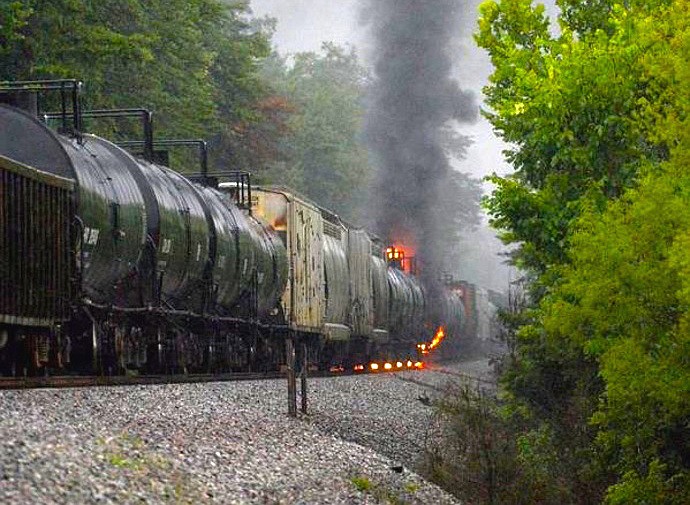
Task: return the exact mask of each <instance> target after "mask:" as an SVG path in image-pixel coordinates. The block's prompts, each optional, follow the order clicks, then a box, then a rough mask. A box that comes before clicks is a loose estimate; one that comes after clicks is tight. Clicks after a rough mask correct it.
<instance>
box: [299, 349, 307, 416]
mask: <svg viewBox="0 0 690 505" xmlns="http://www.w3.org/2000/svg"><path fill="white" fill-rule="evenodd" d="M301 358H302V367H301V368H302V369H301V370H300V374H299V375H300V383H301V390H302V414H306V413H307V362H308V355H307V343H306V342H302V356H301Z"/></svg>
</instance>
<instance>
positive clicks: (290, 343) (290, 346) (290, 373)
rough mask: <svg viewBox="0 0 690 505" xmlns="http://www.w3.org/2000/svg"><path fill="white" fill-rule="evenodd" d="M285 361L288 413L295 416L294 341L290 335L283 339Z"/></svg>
mask: <svg viewBox="0 0 690 505" xmlns="http://www.w3.org/2000/svg"><path fill="white" fill-rule="evenodd" d="M285 362H286V364H287V383H288V384H287V386H288V415H289V416H291V417H297V380H296V377H295V364H296V359H295V341H294V337H293V336H292V335H290V336H289V337H288V338H287V339H286V340H285Z"/></svg>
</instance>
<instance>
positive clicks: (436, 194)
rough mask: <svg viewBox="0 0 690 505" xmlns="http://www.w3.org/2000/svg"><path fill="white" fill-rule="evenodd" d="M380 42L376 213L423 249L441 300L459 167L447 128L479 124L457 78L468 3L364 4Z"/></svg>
mask: <svg viewBox="0 0 690 505" xmlns="http://www.w3.org/2000/svg"><path fill="white" fill-rule="evenodd" d="M362 1H363V2H364V9H363V11H362V12H363V18H364V21H365V22H366V23H367V25H368V27H369V30H370V34H371V38H372V41H373V42H374V48H373V53H374V65H375V79H374V83H373V85H372V88H371V92H370V95H369V104H368V112H367V117H366V121H365V138H366V141H367V144H368V146H369V150H370V152H371V154H372V157H373V161H374V163H375V165H376V166H377V170H378V172H377V178H376V186H375V189H374V191H373V196H372V210H373V212H374V215H375V217H376V226H377V229H378V233H379V235H380V236H381V237H382V238H385V239H387V240H389V241H390V242H391V243H393V242H403V243H407V244H410V243H411V245H412V246H413V247H414V249H415V251H416V258H417V264H418V267H419V272H420V276H421V278H422V281H423V282H424V284H425V286H426V288H427V291H428V293H429V294H430V295H431V296H433V294H434V292H435V291H436V289H437V287H438V282H437V278H438V275H439V272H440V270H441V266H442V264H443V261H442V259H443V258H442V257H441V256H442V255H443V254H444V251H447V250H448V248H447V247H446V244H445V243H444V240H445V241H447V240H448V236H447V233H445V232H444V231H443V230H444V222H443V220H444V219H446V220H448V219H450V216H447V215H446V216H444V208H446V207H448V206H447V205H445V204H446V203H447V202H445V201H443V200H442V199H441V195H442V194H445V195H446V198H447V193H448V192H447V191H442V189H443V188H444V186H446V185H447V184H449V181H450V179H452V177H451V170H452V169H451V167H450V164H449V160H448V156H447V154H446V152H445V151H444V146H443V139H444V127H445V128H446V129H447V127H448V124H449V123H450V122H452V121H458V122H465V123H467V122H472V121H474V120H476V118H477V114H478V106H477V103H476V101H475V99H474V96H473V95H472V94H471V93H469V92H467V91H463V90H462V89H461V88H460V86H459V84H458V82H457V81H455V80H454V79H453V78H452V77H451V75H452V72H453V69H454V67H456V66H459V67H460V68H462V61H460V59H461V55H460V54H453V53H452V51H453V49H452V48H453V44H452V42H453V39H454V37H456V36H457V35H458V33H457V32H458V31H459V30H460V27H461V26H462V16H463V15H465V12H466V10H468V9H466V8H465V6H466V4H465V1H457V0H362Z"/></svg>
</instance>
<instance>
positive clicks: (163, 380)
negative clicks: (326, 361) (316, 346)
mask: <svg viewBox="0 0 690 505" xmlns="http://www.w3.org/2000/svg"><path fill="white" fill-rule="evenodd" d="M321 376H323V375H322V374H320V373H312V374H310V377H321ZM285 377H287V374H286V373H284V372H260V373H259V372H256V373H227V374H189V375H139V376H125V375H117V376H81V375H78V376H77V375H75V376H73V375H62V376H61V375H55V376H47V377H0V390H1V389H39V388H78V387H99V386H135V385H152V384H182V383H202V382H232V381H248V380H262V379H281V378H285Z"/></svg>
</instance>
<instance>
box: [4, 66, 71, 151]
mask: <svg viewBox="0 0 690 505" xmlns="http://www.w3.org/2000/svg"><path fill="white" fill-rule="evenodd" d="M82 86H83V83H82V81H80V80H78V79H54V80H41V81H3V82H0V92H6V91H17V92H23V91H60V100H61V103H60V105H61V112H59V113H56V114H57V115H58V118H59V119H62V129H63V131H65V132H67V131H68V129H67V97H66V96H65V91H68V90H69V91H71V95H72V111H71V113H72V128H73V131H72V132H71V133H72V134H73V135H74V136H76V137H77V139H78V140H79V141H80V142H81V131H82V130H83V126H84V125H83V120H82V110H81V101H80V93H81V88H82ZM70 88H71V89H70Z"/></svg>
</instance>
